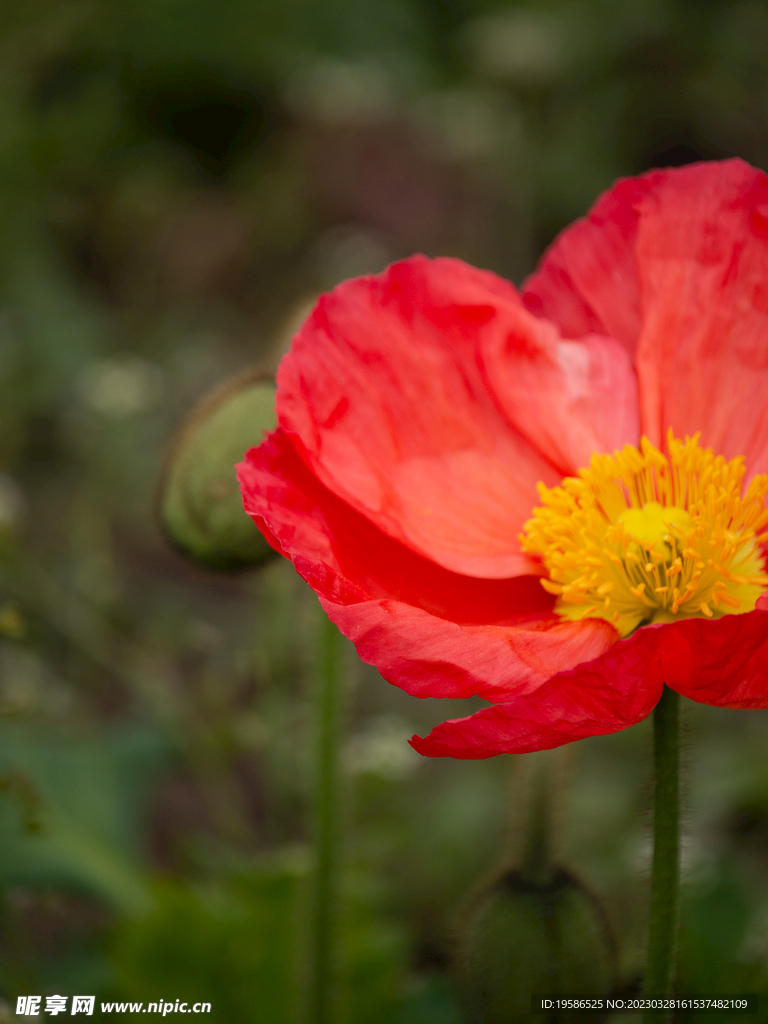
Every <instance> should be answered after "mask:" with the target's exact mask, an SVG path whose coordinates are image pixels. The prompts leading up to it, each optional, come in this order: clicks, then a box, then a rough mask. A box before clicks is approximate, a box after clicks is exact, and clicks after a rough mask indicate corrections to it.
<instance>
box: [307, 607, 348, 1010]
mask: <svg viewBox="0 0 768 1024" xmlns="http://www.w3.org/2000/svg"><path fill="white" fill-rule="evenodd" d="M318 646H319V649H318V663H317V695H316V705H315V708H316V710H315V716H316V717H315V728H316V737H315V814H314V818H315V822H314V832H315V835H314V842H315V882H314V908H313V915H312V917H313V920H312V933H313V934H312V940H313V942H312V944H313V955H312V977H311V981H310V1014H309V1017H310V1021H311V1024H331V1022H334V1021H336V1019H337V1018H338V1011H339V1005H338V1004H339V997H340V992H339V973H340V967H341V964H340V959H341V954H340V945H341V942H340V935H339V930H340V929H339V926H340V912H339V898H340V877H339V875H340V861H341V831H342V803H343V800H342V793H341V789H342V785H341V756H340V755H341V751H340V748H341V732H342V722H343V717H344V698H345V693H344V679H343V675H344V673H343V660H344V648H343V640H342V637H341V634H340V633H339V631H338V629H337V628H336V626H334V624H333V623H332V622H331V621H330V619H328V618H327V617H326V616H325V615H323V617H322V621H321V623H320V636H319V645H318Z"/></svg>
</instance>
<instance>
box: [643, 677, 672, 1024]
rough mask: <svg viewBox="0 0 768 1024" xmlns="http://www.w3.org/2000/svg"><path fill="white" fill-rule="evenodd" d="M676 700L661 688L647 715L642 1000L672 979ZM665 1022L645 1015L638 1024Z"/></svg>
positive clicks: (667, 988) (660, 990) (662, 990)
mask: <svg viewBox="0 0 768 1024" xmlns="http://www.w3.org/2000/svg"><path fill="white" fill-rule="evenodd" d="M679 704H680V698H679V696H678V694H677V693H675V691H674V690H670V689H669V687H667V686H665V687H664V692H663V693H662V695H661V700H660V701H659V703H658V704H657V705H656V710H655V711H654V713H653V760H654V772H655V786H654V804H653V867H652V871H651V912H650V923H649V931H648V961H647V964H646V970H645V987H644V991H645V994H646V995H649V996H658V995H668V994H669V993H670V992H671V989H672V982H673V980H674V968H675V954H676V947H677V927H678V916H679V915H678V909H679V903H680V710H679ZM666 1019H669V1018H667V1017H665V1016H664V1015H662V1014H659V1013H658V1012H656V1013H651V1012H646V1014H645V1016H644V1020H645V1021H646V1022H651V1021H653V1022H655V1024H659V1021H663V1020H666Z"/></svg>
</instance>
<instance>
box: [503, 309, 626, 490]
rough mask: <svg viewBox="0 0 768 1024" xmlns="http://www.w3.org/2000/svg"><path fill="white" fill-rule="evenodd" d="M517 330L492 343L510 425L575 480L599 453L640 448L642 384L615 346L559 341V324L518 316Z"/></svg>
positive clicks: (609, 341)
mask: <svg viewBox="0 0 768 1024" xmlns="http://www.w3.org/2000/svg"><path fill="white" fill-rule="evenodd" d="M515 327H516V329H514V330H508V331H506V332H504V333H503V334H502V333H500V332H499V333H495V334H493V335H492V336H489V337H488V338H487V339H486V342H485V345H484V348H483V360H484V365H485V369H486V374H487V377H488V382H489V386H490V387H491V388H492V390H493V391H494V392H495V393H496V396H497V397H498V400H499V404H500V405H501V407H502V408H503V409H504V412H505V413H506V415H507V418H508V419H509V421H510V422H511V423H513V424H514V425H515V426H516V427H517V428H518V430H520V431H521V433H525V435H526V436H527V437H528V439H529V440H530V441H532V442H533V443H534V444H535V445H536V447H537V448H538V449H539V451H541V452H543V453H544V454H545V455H546V457H547V458H548V459H549V460H550V461H551V462H554V464H555V465H556V466H557V467H558V469H559V470H560V472H561V473H562V474H563V476H573V475H574V474H575V473H576V472H577V471H578V470H579V469H580V468H581V467H582V466H586V465H588V464H589V461H590V459H591V458H592V456H593V455H594V453H595V452H611V451H616V450H617V449H619V448H623V447H624V445H625V444H634V445H636V444H638V442H639V440H640V416H639V411H638V400H637V378H636V377H635V372H634V370H633V368H632V363H631V360H630V358H629V355H628V354H627V352H626V350H625V349H624V348H623V347H622V346H621V345H620V344H619V343H618V342H617V341H615V340H614V339H613V338H606V337H602V336H600V335H596V334H592V335H587V336H586V337H584V338H582V339H581V340H580V341H570V340H567V339H563V338H561V337H560V334H559V332H558V330H557V328H556V327H555V326H554V324H552V323H550V322H549V321H547V320H540V319H537V318H536V317H534V316H532V315H531V314H529V313H526V312H525V311H524V310H520V311H519V313H518V323H517V324H516V325H515Z"/></svg>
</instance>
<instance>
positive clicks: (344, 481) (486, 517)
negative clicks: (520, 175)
mask: <svg viewBox="0 0 768 1024" xmlns="http://www.w3.org/2000/svg"><path fill="white" fill-rule="evenodd" d="M523 320H526V322H527V326H526V327H525V330H526V331H528V332H529V333H530V331H531V330H533V326H532V325H534V324H535V321H534V318H532V317H530V316H526V314H525V313H524V311H523V309H522V303H521V300H520V298H519V296H518V294H517V292H516V291H515V289H514V287H513V286H512V285H510V284H508V283H506V282H504V281H502V280H501V279H500V278H497V277H496V276H495V275H493V274H490V273H488V272H487V271H481V270H476V269H475V268H473V267H470V266H468V265H467V264H465V263H462V262H461V261H460V260H454V259H438V260H428V259H426V258H425V257H413V258H412V259H409V260H404V261H403V262H401V263H397V264H394V265H393V266H392V267H390V268H389V270H387V271H386V272H385V273H384V274H382V275H379V276H376V277H366V278H358V279H357V280H353V281H348V282H346V283H344V284H342V285H340V286H339V287H338V288H336V289H335V290H334V291H333V292H331V293H330V294H329V295H326V296H323V297H322V298H321V300H320V302H319V304H318V306H317V308H316V309H315V311H314V313H313V314H312V315H311V316H310V317H309V319H308V320H307V321H306V322H305V324H304V326H303V327H302V329H301V331H300V332H299V334H298V335H297V337H296V339H295V340H294V342H293V345H292V348H291V351H290V353H289V354H288V355H287V356H286V357H285V359H284V360H283V362H282V363H281V366H280V370H279V372H278V394H277V413H278V422H279V424H280V426H281V428H282V429H283V430H284V431H285V432H286V433H288V434H291V435H292V436H294V438H295V440H294V445H295V447H296V448H297V450H299V451H300V453H301V454H302V457H303V458H304V459H305V461H307V462H308V464H309V465H310V466H311V467H312V469H313V471H314V472H315V473H316V474H317V476H318V477H319V478H320V479H321V480H322V481H323V483H324V484H325V485H326V486H327V487H328V488H329V489H330V490H331V491H333V492H334V493H335V494H337V495H338V496H339V497H341V498H343V499H344V500H345V501H346V502H347V503H348V504H350V505H352V506H353V507H354V508H356V509H357V510H358V511H360V512H362V513H363V514H364V515H366V516H367V517H368V518H369V519H370V520H371V521H372V522H373V523H375V524H376V526H378V527H379V529H380V530H382V531H383V532H385V533H386V534H388V535H389V536H390V537H392V538H394V539H396V540H399V541H401V542H402V543H403V544H406V545H407V546H409V547H410V548H412V549H413V550H414V551H416V552H418V553H419V554H422V555H424V556H425V557H427V558H429V559H431V560H433V561H435V562H437V563H438V564H440V565H442V566H443V567H444V568H446V569H450V570H452V571H454V572H458V573H462V574H465V575H471V576H480V577H486V578H495V579H502V578H505V577H509V576H516V575H521V574H525V573H531V572H536V571H537V569H536V566H535V564H534V563H533V562H532V561H531V560H530V559H529V557H528V556H527V555H525V554H524V553H523V552H521V550H520V544H519V541H518V534H519V532H520V529H521V527H522V525H523V523H524V522H525V521H526V520H527V519H528V517H529V516H530V512H531V509H532V508H533V507H534V505H535V504H536V500H537V497H536V484H537V482H538V481H540V480H542V481H544V482H545V483H546V484H548V485H550V486H552V485H554V484H556V483H557V482H558V481H559V479H560V477H561V475H562V473H561V472H558V470H557V469H556V468H555V467H554V465H553V464H552V462H551V461H550V460H549V459H548V458H547V457H545V454H543V452H542V451H541V450H538V449H537V448H536V447H535V443H536V442H537V441H538V440H540V437H538V436H537V437H536V438H534V443H533V444H532V443H531V442H530V441H529V440H528V439H527V438H526V436H524V430H527V429H528V426H529V425H530V426H531V429H532V433H533V434H535V433H536V423H535V420H536V417H537V416H538V417H540V416H541V415H542V414H543V413H544V411H545V410H543V409H542V407H541V406H540V405H539V404H537V403H536V402H534V401H530V402H528V403H527V406H526V409H525V413H524V414H521V415H519V416H516V417H515V419H514V422H515V424H516V425H517V426H518V427H519V428H520V429H515V427H513V426H512V425H511V424H510V421H509V419H508V418H507V417H506V416H504V414H503V413H502V411H501V409H500V408H499V406H498V403H497V400H496V398H495V396H494V395H493V394H492V393H491V390H490V389H489V387H488V384H487V381H486V378H485V377H484V374H483V372H482V370H481V367H480V365H479V363H480V353H481V349H482V347H483V345H484V344H486V343H490V342H492V340H493V339H494V338H503V337H505V336H506V335H508V334H509V333H510V332H512V333H514V332H518V333H519V331H520V330H521V328H520V324H521V322H522V321H523ZM581 411H582V412H584V411H585V410H583V409H582V410H581ZM586 412H587V415H589V412H588V410H587V411H586ZM573 468H575V467H573Z"/></svg>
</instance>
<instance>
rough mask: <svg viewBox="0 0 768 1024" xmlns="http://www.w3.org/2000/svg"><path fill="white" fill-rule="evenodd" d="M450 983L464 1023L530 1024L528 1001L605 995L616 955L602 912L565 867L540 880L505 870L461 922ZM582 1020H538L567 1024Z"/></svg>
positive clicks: (561, 1014) (557, 1014)
mask: <svg viewBox="0 0 768 1024" xmlns="http://www.w3.org/2000/svg"><path fill="white" fill-rule="evenodd" d="M464 925H465V927H464V930H463V934H462V936H461V938H460V946H459V950H458V960H457V965H456V967H457V970H456V980H457V986H458V993H459V1000H460V1003H461V1007H462V1010H463V1019H464V1022H465V1024H531V1021H532V1020H533V1019H534V1018H532V1017H531V996H533V995H548V994H552V995H565V996H572V995H577V994H584V995H597V994H601V995H603V996H605V995H608V994H609V993H610V991H611V989H612V988H613V985H614V982H615V978H616V954H615V946H614V941H613V937H612V934H611V930H610V926H609V924H608V920H607V918H606V916H605V913H604V911H603V909H602V907H601V905H600V903H599V902H598V900H597V899H596V897H595V896H594V895H593V894H592V893H590V892H589V890H588V889H586V888H585V887H584V886H583V885H582V884H581V883H580V882H579V881H577V879H575V878H574V877H573V875H571V874H570V873H569V872H568V871H566V870H564V869H563V868H557V869H555V870H554V871H553V872H552V873H551V875H550V877H549V879H548V880H547V881H545V882H540V881H534V880H532V879H531V878H530V877H529V876H528V875H526V874H524V873H522V872H519V871H508V872H506V873H505V874H504V875H502V876H501V877H500V878H499V879H497V880H496V881H495V882H494V883H492V884H491V885H490V886H488V887H487V888H486V889H484V890H483V892H481V894H480V895H479V896H478V897H477V898H476V899H475V900H474V902H473V904H472V906H471V908H470V911H469V913H468V914H467V916H466V920H465V922H464ZM582 1019H583V1014H580V1013H578V1012H567V1011H563V1010H557V1011H553V1012H552V1014H551V1015H550V1016H547V1015H546V1014H542V1015H537V1016H536V1018H535V1020H536V1021H537V1022H539V1024H570V1022H571V1021H577V1020H578V1021H581V1020H582Z"/></svg>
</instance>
